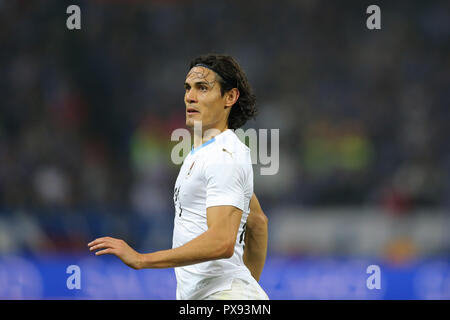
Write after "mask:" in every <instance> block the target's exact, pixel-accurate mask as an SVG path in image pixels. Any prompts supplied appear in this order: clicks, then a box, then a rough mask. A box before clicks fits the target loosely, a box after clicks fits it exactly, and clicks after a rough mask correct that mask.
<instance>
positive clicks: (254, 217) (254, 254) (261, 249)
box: [243, 194, 269, 281]
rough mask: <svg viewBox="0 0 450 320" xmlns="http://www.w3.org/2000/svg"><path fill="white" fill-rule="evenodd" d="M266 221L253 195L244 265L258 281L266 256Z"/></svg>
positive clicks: (247, 227) (246, 235) (246, 233)
mask: <svg viewBox="0 0 450 320" xmlns="http://www.w3.org/2000/svg"><path fill="white" fill-rule="evenodd" d="M268 238H269V236H268V219H267V217H266V215H265V214H264V212H263V210H262V208H261V205H260V204H259V201H258V198H256V195H255V194H253V195H252V198H251V200H250V213H249V215H248V217H247V225H246V230H245V247H244V257H243V258H244V263H245V265H246V266H247V268H248V269H249V270H250V273H251V274H252V276H253V278H255V279H256V281H259V278H260V276H261V273H262V270H263V268H264V263H265V261H266V256H267V241H268Z"/></svg>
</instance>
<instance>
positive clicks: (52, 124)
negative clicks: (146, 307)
mask: <svg viewBox="0 0 450 320" xmlns="http://www.w3.org/2000/svg"><path fill="white" fill-rule="evenodd" d="M70 4H78V5H79V6H80V8H81V27H82V28H81V30H74V31H69V30H68V29H67V28H66V19H67V17H68V16H69V15H68V14H66V8H67V6H68V5H70ZM370 4H377V5H379V6H380V8H381V26H382V29H381V30H374V31H370V30H368V29H367V28H366V19H367V18H368V16H369V15H368V14H366V8H367V7H368V5H370ZM449 37H450V4H449V2H448V1H433V2H428V1H427V2H425V1H396V2H395V3H392V2H387V1H376V2H374V3H366V2H364V1H345V2H344V1H342V2H337V1H312V0H303V1H294V0H292V1H287V0H282V1H253V0H251V1H225V0H219V1H206V0H195V1H194V0H184V1H182V0H179V1H175V0H172V1H162V0H161V1H148V2H147V1H106V0H104V1H73V2H64V1H56V0H53V1H43V0H42V1H5V0H4V1H0V298H3V299H51V298H57V299H59V298H62V299H72V298H78V299H80V298H81V299H105V298H107V299H174V298H175V277H174V273H173V270H172V269H168V270H140V271H134V270H131V269H129V268H127V267H126V266H124V265H123V264H122V263H121V262H120V261H119V260H118V259H117V258H115V257H94V256H93V255H92V254H90V253H89V252H88V250H87V243H88V242H89V241H91V240H92V239H94V238H96V237H99V236H105V235H109V236H114V237H118V238H122V239H124V240H126V241H127V242H128V243H129V244H130V245H131V246H132V247H133V248H135V249H137V250H138V251H141V252H149V251H153V250H159V249H166V248H169V247H170V246H171V237H172V226H173V194H172V193H173V185H174V182H175V179H176V175H177V173H178V169H179V167H178V166H176V165H174V164H172V163H171V160H170V150H171V148H172V147H173V146H174V145H175V142H171V141H170V135H171V133H172V131H173V130H174V129H176V128H183V127H184V105H183V92H184V89H183V81H184V77H185V75H186V72H187V71H188V70H187V66H188V63H189V61H190V59H191V58H192V57H194V56H195V55H197V54H200V53H206V52H220V53H227V54H231V55H233V56H235V57H236V58H237V60H238V61H239V62H240V63H241V65H242V66H243V68H244V69H245V71H246V73H247V75H248V77H249V80H250V83H251V84H252V85H253V87H254V89H255V92H256V95H257V98H258V106H259V110H260V114H259V116H258V118H257V119H256V121H250V122H249V123H248V125H246V127H245V128H255V129H268V130H271V129H280V153H279V160H280V166H279V172H278V174H276V175H273V176H261V175H260V174H259V168H260V167H261V164H260V163H258V164H256V165H255V166H254V172H255V192H256V194H257V195H258V197H259V198H260V202H261V204H262V206H263V209H264V211H265V213H266V215H267V216H268V218H269V223H270V226H269V228H270V230H269V232H270V234H269V253H268V259H267V264H266V267H265V269H264V272H263V274H262V277H261V284H262V286H263V287H264V288H265V289H266V291H267V292H268V294H269V296H270V297H271V298H272V299H449V298H450V264H449V262H450V259H449V257H450V255H449V249H450V237H449V232H448V227H449V226H450V219H449V217H450V216H449V208H450V148H449V147H450V146H449V142H448V138H449V133H450V132H449V131H450V129H449V125H448V124H449V123H450V117H449V104H450V90H449V89H448V88H449V84H450V54H449V53H450V50H449V46H450V41H449ZM374 264H375V265H379V266H380V268H381V289H380V290H376V289H375V290H369V289H368V288H367V287H366V280H367V278H368V277H369V276H370V275H369V274H367V273H366V268H367V267H368V266H369V265H374ZM70 265H78V266H80V269H81V289H80V290H76V289H75V290H69V289H68V288H67V286H66V280H67V278H68V277H69V276H70V274H68V273H66V270H67V267H68V266H70Z"/></svg>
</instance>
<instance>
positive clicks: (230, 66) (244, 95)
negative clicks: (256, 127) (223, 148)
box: [189, 54, 258, 129]
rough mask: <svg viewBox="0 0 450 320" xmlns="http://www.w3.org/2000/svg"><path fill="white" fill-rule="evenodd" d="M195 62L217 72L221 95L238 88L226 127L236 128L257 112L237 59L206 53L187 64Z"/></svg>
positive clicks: (194, 63)
mask: <svg viewBox="0 0 450 320" xmlns="http://www.w3.org/2000/svg"><path fill="white" fill-rule="evenodd" d="M197 64H203V65H206V66H208V67H209V68H210V69H211V70H213V71H215V73H216V74H217V78H218V81H219V83H220V91H221V94H222V96H223V95H224V94H225V93H226V92H228V91H230V90H231V89H233V88H237V89H238V90H239V98H238V100H237V101H236V103H235V104H234V105H233V107H232V108H231V111H230V114H229V116H228V128H230V129H238V128H240V127H242V126H243V125H244V124H245V123H246V122H247V120H249V119H250V118H255V117H256V114H257V111H258V110H257V108H256V96H255V95H254V94H253V90H252V88H251V86H250V84H249V83H248V80H247V76H246V75H245V73H244V71H243V70H242V68H241V66H240V65H239V64H238V63H237V61H236V60H235V59H234V58H233V57H231V56H228V55H222V54H206V55H200V56H198V57H195V58H194V59H193V60H192V61H191V63H190V66H189V69H192V68H193V67H194V66H196V65H197Z"/></svg>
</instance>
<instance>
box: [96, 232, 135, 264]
mask: <svg viewBox="0 0 450 320" xmlns="http://www.w3.org/2000/svg"><path fill="white" fill-rule="evenodd" d="M88 247H89V250H90V251H94V250H98V249H102V250H100V251H97V252H96V253H95V255H96V256H100V255H103V254H114V255H116V256H117V257H118V258H119V259H120V260H122V261H123V263H125V264H126V265H127V266H129V267H131V268H133V269H140V268H141V267H140V261H141V259H140V258H141V255H140V254H139V253H138V252H136V251H135V250H133V248H131V247H130V246H129V245H128V244H127V243H126V242H125V241H123V240H121V239H115V238H111V237H103V238H98V239H95V240H94V241H92V242H90V243H88Z"/></svg>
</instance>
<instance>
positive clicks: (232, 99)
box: [225, 88, 239, 108]
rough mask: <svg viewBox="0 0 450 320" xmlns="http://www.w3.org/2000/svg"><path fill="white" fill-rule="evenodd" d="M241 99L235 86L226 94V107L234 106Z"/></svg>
mask: <svg viewBox="0 0 450 320" xmlns="http://www.w3.org/2000/svg"><path fill="white" fill-rule="evenodd" d="M238 99H239V90H238V88H233V89H231V90H230V91H228V92H227V93H226V94H225V108H229V107H232V106H233V105H234V104H235V103H236V101H238Z"/></svg>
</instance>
